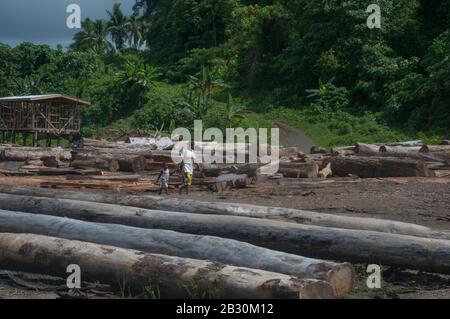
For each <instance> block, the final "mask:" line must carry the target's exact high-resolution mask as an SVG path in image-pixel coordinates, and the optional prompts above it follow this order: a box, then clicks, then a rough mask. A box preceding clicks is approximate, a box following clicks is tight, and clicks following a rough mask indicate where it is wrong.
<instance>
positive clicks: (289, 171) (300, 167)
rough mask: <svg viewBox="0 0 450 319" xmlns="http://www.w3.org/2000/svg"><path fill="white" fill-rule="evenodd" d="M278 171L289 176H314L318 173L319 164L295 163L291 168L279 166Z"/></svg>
mask: <svg viewBox="0 0 450 319" xmlns="http://www.w3.org/2000/svg"><path fill="white" fill-rule="evenodd" d="M294 167H295V168H294ZM278 172H279V173H280V174H283V176H284V177H290V178H314V177H317V176H318V174H319V165H317V164H316V163H313V162H312V163H295V165H294V166H293V167H292V168H284V167H280V168H279V170H278Z"/></svg>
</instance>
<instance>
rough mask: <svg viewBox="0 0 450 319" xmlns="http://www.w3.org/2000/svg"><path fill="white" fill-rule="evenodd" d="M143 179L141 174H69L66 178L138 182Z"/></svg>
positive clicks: (71, 179) (70, 179) (69, 179)
mask: <svg viewBox="0 0 450 319" xmlns="http://www.w3.org/2000/svg"><path fill="white" fill-rule="evenodd" d="M140 179H141V175H106V176H80V175H69V176H67V177H66V180H68V181H73V180H77V181H80V180H93V181H121V182H129V183H133V182H138V181H139V180H140Z"/></svg>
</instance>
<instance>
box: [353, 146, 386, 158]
mask: <svg viewBox="0 0 450 319" xmlns="http://www.w3.org/2000/svg"><path fill="white" fill-rule="evenodd" d="M380 146H381V145H379V144H364V143H356V146H355V151H356V154H358V155H359V156H378V155H379V154H378V153H379V151H380Z"/></svg>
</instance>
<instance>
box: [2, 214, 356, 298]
mask: <svg viewBox="0 0 450 319" xmlns="http://www.w3.org/2000/svg"><path fill="white" fill-rule="evenodd" d="M0 220H1V221H2V223H1V225H0V230H1V231H2V232H12V233H33V234H40V235H48V236H55V237H61V238H66V239H71V240H81V241H86V242H93V243H98V244H106V245H111V246H115V247H122V248H130V249H137V250H140V251H144V252H149V253H156V254H165V255H172V256H177V257H184V258H195V259H201V260H211V261H216V262H222V263H226V264H230V265H235V266H245V267H248V268H255V269H256V268H257V269H262V270H266V271H267V270H269V271H273V272H279V273H284V274H290V275H295V276H297V277H299V278H305V277H307V278H316V279H317V278H318V279H324V280H326V281H329V283H330V285H333V287H334V292H335V293H336V295H337V296H339V297H343V296H345V294H347V293H348V292H349V291H350V289H351V287H352V284H353V270H352V267H351V266H350V265H349V264H338V263H333V262H328V261H322V260H316V259H310V258H305V257H301V256H296V255H291V254H286V253H282V252H278V251H272V250H269V249H265V248H261V247H257V246H253V245H250V244H247V243H242V242H238V241H236V240H231V239H224V238H219V237H212V236H198V235H190V234H183V233H177V232H173V231H168V230H160V229H141V228H135V227H129V226H123V225H112V224H96V223H89V222H83V221H79V220H74V219H68V218H60V217H53V216H46V215H33V214H25V213H17V212H8V211H0ZM19 224H20V225H19Z"/></svg>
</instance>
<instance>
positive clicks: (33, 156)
mask: <svg viewBox="0 0 450 319" xmlns="http://www.w3.org/2000/svg"><path fill="white" fill-rule="evenodd" d="M49 156H55V157H56V158H57V159H58V160H61V161H70V160H71V159H72V156H71V154H70V150H67V149H62V148H38V147H4V146H0V160H1V161H19V162H22V161H23V162H26V161H28V160H40V159H41V158H43V157H49Z"/></svg>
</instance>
